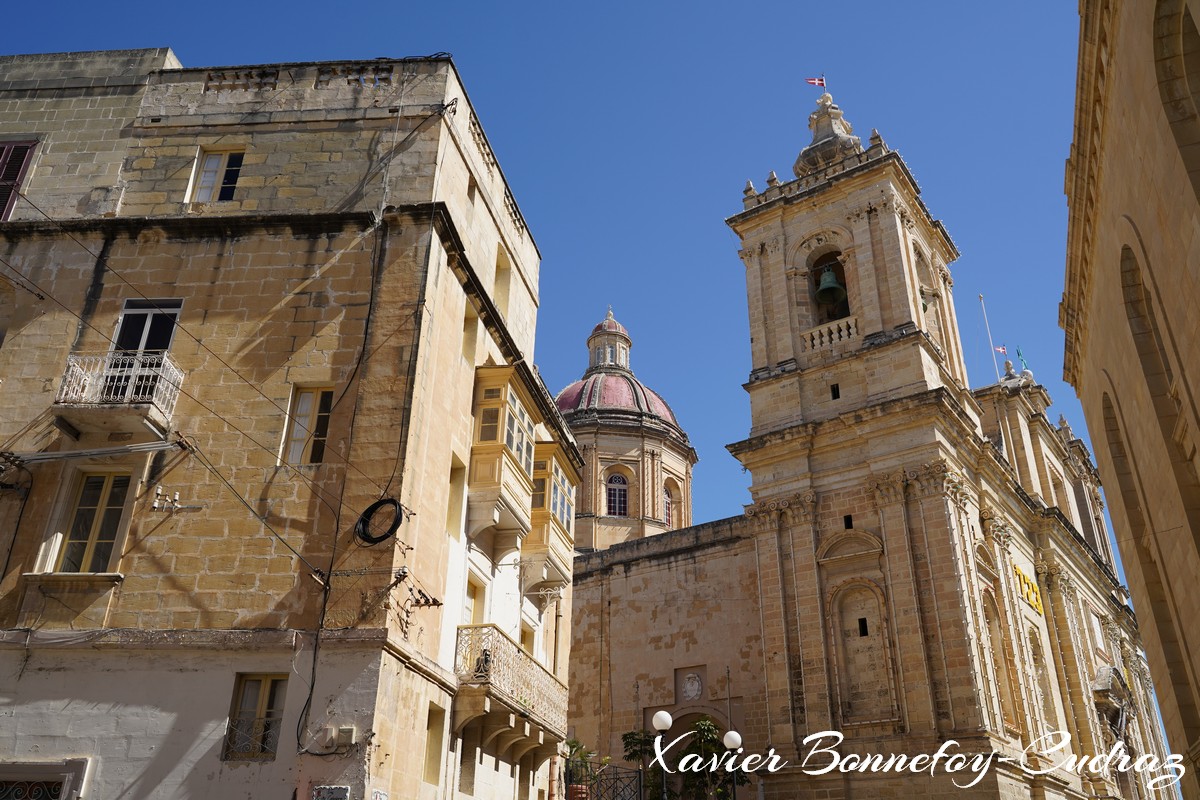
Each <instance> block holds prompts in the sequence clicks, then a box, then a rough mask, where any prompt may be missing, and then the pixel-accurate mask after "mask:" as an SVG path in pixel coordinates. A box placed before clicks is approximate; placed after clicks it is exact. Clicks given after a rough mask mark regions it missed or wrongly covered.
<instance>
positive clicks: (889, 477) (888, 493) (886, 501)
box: [867, 471, 908, 508]
mask: <svg viewBox="0 0 1200 800" xmlns="http://www.w3.org/2000/svg"><path fill="white" fill-rule="evenodd" d="M907 485H908V482H907V481H906V480H905V477H904V473H903V472H902V471H901V472H882V473H880V474H878V475H872V476H871V478H870V479H868V481H867V486H868V487H870V489H871V494H872V495H873V497H874V500H875V506H876V507H877V508H881V507H883V506H890V505H892V504H894V503H900V502H903V501H904V488H905V486H907Z"/></svg>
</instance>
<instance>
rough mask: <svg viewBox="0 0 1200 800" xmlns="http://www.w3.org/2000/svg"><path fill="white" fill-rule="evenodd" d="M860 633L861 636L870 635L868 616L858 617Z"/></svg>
mask: <svg viewBox="0 0 1200 800" xmlns="http://www.w3.org/2000/svg"><path fill="white" fill-rule="evenodd" d="M858 635H859V636H868V635H869V632H868V630H867V618H866V617H859V618H858Z"/></svg>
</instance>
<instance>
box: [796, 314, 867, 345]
mask: <svg viewBox="0 0 1200 800" xmlns="http://www.w3.org/2000/svg"><path fill="white" fill-rule="evenodd" d="M857 337H858V319H857V318H855V317H843V318H842V319H835V320H834V321H833V322H826V323H825V324H824V325H818V326H817V327H815V328H810V329H809V330H806V331H805V332H804V333H802V334H800V344H801V346H802V347H803V348H804V349H805V351H812V350H824V349H825V348H828V347H833V346H834V345H835V344H837V343H838V342H845V341H848V340H850V339H855V338H857Z"/></svg>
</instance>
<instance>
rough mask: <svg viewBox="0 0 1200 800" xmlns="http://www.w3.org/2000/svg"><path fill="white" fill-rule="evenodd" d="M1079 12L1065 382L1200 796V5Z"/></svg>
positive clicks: (1166, 3)
mask: <svg viewBox="0 0 1200 800" xmlns="http://www.w3.org/2000/svg"><path fill="white" fill-rule="evenodd" d="M1079 11H1080V32H1079V67H1078V81H1077V88H1076V100H1075V139H1074V142H1073V144H1072V146H1071V157H1070V158H1069V159H1068V161H1067V178H1066V191H1067V202H1068V205H1069V206H1070V217H1069V229H1068V240H1067V269H1066V286H1065V290H1064V292H1063V298H1062V305H1061V308H1060V315H1059V324H1060V325H1062V327H1063V329H1064V330H1065V331H1066V357H1065V364H1064V377H1065V379H1066V380H1067V381H1069V382H1070V383H1071V384H1072V385H1073V386H1074V387H1075V389H1076V391H1077V392H1078V394H1079V398H1080V401H1081V402H1082V404H1083V411H1084V414H1085V416H1086V417H1087V422H1088V427H1089V428H1090V429H1091V430H1092V431H1094V432H1095V433H1094V435H1093V440H1094V442H1095V446H1096V462H1097V465H1098V466H1099V468H1100V473H1101V475H1103V476H1104V478H1105V484H1106V486H1107V487H1108V500H1109V503H1110V513H1111V515H1112V520H1113V525H1114V526H1116V527H1117V528H1118V529H1120V530H1121V531H1124V532H1125V535H1123V536H1121V537H1119V538H1118V540H1117V541H1118V544H1119V546H1120V551H1121V560H1122V563H1123V564H1124V567H1125V572H1126V574H1127V575H1128V576H1129V587H1130V592H1131V594H1132V595H1133V602H1134V606H1135V607H1136V608H1137V611H1138V617H1139V619H1141V620H1142V634H1143V637H1144V639H1145V642H1146V652H1147V655H1148V657H1149V662H1150V670H1151V673H1152V674H1153V676H1154V686H1155V689H1156V690H1157V693H1158V700H1159V703H1160V704H1161V707H1162V711H1163V719H1164V723H1165V726H1166V730H1167V741H1168V742H1169V744H1170V745H1171V747H1172V749H1173V750H1175V751H1176V752H1179V753H1182V754H1184V755H1185V756H1186V758H1187V764H1188V768H1189V773H1190V774H1189V776H1188V779H1187V793H1186V794H1187V796H1189V797H1200V782H1197V780H1196V774H1197V769H1198V768H1200V679H1198V676H1200V592H1197V591H1196V576H1197V575H1200V480H1198V478H1197V473H1198V471H1200V461H1198V460H1197V455H1196V446H1197V442H1198V441H1200V439H1198V438H1197V431H1198V430H1200V412H1198V411H1197V401H1196V397H1197V392H1198V391H1200V318H1198V317H1197V313H1196V308H1197V306H1198V305H1200V277H1198V276H1200V251H1198V250H1197V248H1198V247H1200V200H1198V198H1200V156H1198V154H1197V142H1200V66H1198V63H1200V62H1198V61H1197V59H1198V58H1200V33H1197V23H1198V21H1200V6H1198V5H1197V4H1196V3H1195V2H1184V1H1183V0H1161V1H1160V2H1155V1H1154V0H1129V1H1128V2H1120V3H1112V2H1099V1H1098V0H1088V1H1087V2H1084V3H1081V4H1080V6H1079Z"/></svg>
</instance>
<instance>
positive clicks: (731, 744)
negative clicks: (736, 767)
mask: <svg viewBox="0 0 1200 800" xmlns="http://www.w3.org/2000/svg"><path fill="white" fill-rule="evenodd" d="M721 743H722V744H723V745H725V749H726V750H735V751H736V750H737V749H738V748H739V747H741V746H742V735H741V734H740V733H738V732H737V731H730V732H729V733H727V734H725V738H723V739H722V740H721ZM729 796H730V798H732V800H737V773H735V772H731V773H729Z"/></svg>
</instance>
